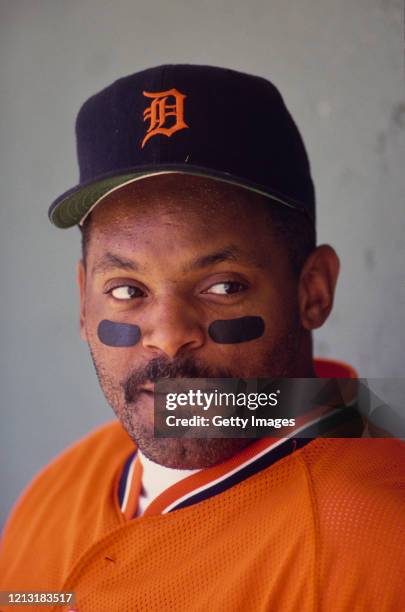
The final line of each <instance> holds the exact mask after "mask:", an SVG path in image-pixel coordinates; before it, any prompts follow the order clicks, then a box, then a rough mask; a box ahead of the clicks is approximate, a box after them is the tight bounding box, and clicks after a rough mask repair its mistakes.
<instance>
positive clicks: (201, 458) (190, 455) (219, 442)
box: [127, 430, 252, 470]
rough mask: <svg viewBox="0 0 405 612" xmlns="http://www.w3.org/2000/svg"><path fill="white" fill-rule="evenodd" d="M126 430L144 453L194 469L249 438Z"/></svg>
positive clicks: (232, 451)
mask: <svg viewBox="0 0 405 612" xmlns="http://www.w3.org/2000/svg"><path fill="white" fill-rule="evenodd" d="M127 431H128V430H127ZM128 434H129V435H130V437H131V438H132V440H133V441H134V443H135V444H136V445H137V447H138V448H139V449H140V451H141V452H142V453H143V454H144V455H145V457H147V458H148V459H150V460H151V461H154V462H155V463H159V464H160V465H163V466H165V467H170V468H176V469H179V470H197V469H202V468H207V467H211V466H213V465H217V464H218V463H222V462H223V461H226V460H227V459H229V458H230V457H233V456H234V455H235V454H236V453H238V452H239V451H240V450H242V449H243V448H245V447H246V446H248V445H249V444H250V443H251V442H252V440H251V439H248V438H215V439H199V438H186V439H185V438H155V437H153V435H152V436H147V435H145V432H139V433H138V432H134V431H132V433H131V432H129V431H128Z"/></svg>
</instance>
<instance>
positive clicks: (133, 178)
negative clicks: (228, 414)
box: [0, 65, 405, 612]
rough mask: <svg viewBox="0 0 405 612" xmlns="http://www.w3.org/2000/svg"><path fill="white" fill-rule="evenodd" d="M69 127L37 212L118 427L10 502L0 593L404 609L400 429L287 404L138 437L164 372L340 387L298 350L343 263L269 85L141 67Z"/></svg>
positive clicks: (118, 603) (192, 605) (112, 606)
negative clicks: (278, 426)
mask: <svg viewBox="0 0 405 612" xmlns="http://www.w3.org/2000/svg"><path fill="white" fill-rule="evenodd" d="M76 130H77V144H78V159H79V166H80V181H79V184H78V185H77V186H76V187H74V188H73V189H70V190H69V191H68V192H66V193H64V194H63V195H62V196H60V197H59V198H58V199H57V200H56V201H55V202H54V203H53V205H52V206H51V208H50V211H49V218H50V220H51V222H52V223H53V224H54V225H55V226H57V227H59V228H68V227H71V226H74V225H78V226H79V228H80V231H81V232H82V257H81V259H80V261H79V263H78V267H77V278H78V285H79V288H80V331H81V335H82V337H83V339H84V340H85V341H86V342H87V343H88V346H89V349H90V353H91V357H92V359H93V362H94V366H95V369H96V372H97V375H98V379H99V381H100V385H101V387H102V390H103V392H104V395H105V397H106V399H107V401H108V403H109V404H110V405H111V407H112V409H113V410H114V412H115V415H116V419H115V420H114V421H112V422H111V423H107V424H106V425H104V426H103V427H100V428H99V429H97V430H96V431H94V432H91V433H90V434H89V435H87V436H86V437H85V438H84V439H82V440H80V441H78V442H77V443H76V444H74V445H73V446H71V447H70V448H68V449H67V450H66V451H65V452H63V453H62V454H61V455H60V456H59V457H57V458H56V459H54V460H53V461H52V462H51V463H50V464H49V465H48V466H46V467H45V469H44V470H43V471H42V472H41V473H40V474H39V475H38V476H37V477H36V478H35V479H34V481H33V482H32V483H31V485H30V486H29V487H28V489H27V490H26V491H25V492H24V493H23V495H22V497H21V498H20V499H19V501H18V502H17V504H16V506H15V508H14V510H13V512H12V513H11V515H10V518H9V520H8V522H7V525H6V528H5V531H4V535H3V543H2V554H1V569H0V585H1V589H2V590H3V591H12V592H25V593H28V592H38V591H41V592H47V593H48V592H51V593H56V594H59V595H58V597H59V598H57V599H54V600H53V602H52V603H48V604H45V603H40V604H39V608H38V606H37V605H36V606H35V609H40V608H41V607H43V609H50V608H49V606H51V607H53V609H55V610H56V609H61V610H62V609H63V610H68V609H71V610H73V609H74V610H78V611H79V612H100V611H107V610H108V611H117V612H123V611H128V612H129V611H131V612H134V611H138V610H139V611H148V612H149V611H158V612H161V611H166V610H174V611H177V610H178V611H187V612H189V611H191V610H193V611H202V610H204V611H206V610H213V611H220V612H224V611H225V612H228V611H258V612H259V611H264V610H272V611H282V612H288V611H291V612H292V611H294V612H296V611H297V610H303V611H312V610H322V611H325V612H330V611H333V612H343V611H345V612H346V611H347V612H349V611H350V612H352V611H353V610H356V611H359V612H360V611H364V612H373V611H376V612H377V611H378V612H388V611H392V612H399V611H400V610H405V587H404V583H403V568H404V566H405V512H404V509H405V506H404V503H405V487H404V477H405V472H404V465H405V451H404V446H403V443H402V442H401V441H399V440H396V439H371V438H364V437H363V438H361V436H362V430H363V423H362V421H361V419H359V418H353V413H352V412H351V411H350V410H349V411H344V410H342V411H340V413H339V414H340V416H339V418H340V419H341V421H340V422H339V428H340V429H339V431H340V432H341V435H340V436H339V437H331V435H332V434H331V422H330V420H329V419H328V417H327V416H326V417H325V418H323V417H322V418H319V419H318V422H317V426H318V430H317V431H318V433H317V436H316V437H314V436H311V435H310V425H311V424H310V421H309V419H308V418H306V417H305V415H304V417H303V419H302V420H301V421H300V427H299V430H300V436H298V429H294V427H292V428H290V429H289V430H288V432H286V433H283V435H282V436H280V435H279V436H267V437H262V438H258V439H251V438H246V437H216V438H192V437H170V438H169V437H166V438H161V437H157V436H155V435H154V410H153V406H154V391H155V385H156V382H157V381H158V380H160V379H183V378H186V379H187V378H188V379H190V378H198V379H201V378H204V379H207V378H208V379H210V378H223V379H233V378H243V379H250V378H306V379H313V378H315V377H326V378H328V377H330V378H352V379H353V378H355V377H356V372H355V371H354V370H353V369H352V368H351V367H350V366H348V365H346V364H343V363H338V362H333V361H327V360H316V359H314V357H313V351H312V336H311V334H312V330H314V329H316V328H318V327H320V326H321V325H323V323H324V322H325V321H326V319H327V318H328V315H329V314H330V312H331V309H332V306H333V297H334V291H335V286H336V281H337V277H338V271H339V260H338V257H337V255H336V253H335V251H334V250H333V248H332V247H330V246H328V245H320V246H316V234H315V195H314V187H313V183H312V179H311V174H310V167H309V162H308V158H307V154H306V151H305V148H304V144H303V142H302V139H301V136H300V134H299V131H298V129H297V127H296V125H295V123H294V121H293V119H292V117H291V115H290V113H289V111H288V110H287V108H286V106H285V104H284V101H283V99H282V97H281V95H280V93H279V92H278V91H277V89H276V87H275V86H274V85H273V84H271V83H270V82H269V81H267V80H265V79H262V78H259V77H255V76H252V75H247V74H242V73H239V72H236V71H232V70H228V69H222V68H214V67H207V66H193V65H165V66H158V67H155V68H151V69H148V70H144V71H142V72H139V73H136V74H132V75H130V76H128V77H125V78H121V79H119V80H118V81H115V82H114V83H113V84H112V85H110V86H108V87H106V88H105V89H104V90H103V91H101V92H99V93H97V94H96V95H94V96H93V97H92V98H90V99H89V100H87V101H86V102H85V104H84V105H83V107H82V108H81V110H80V112H79V115H78V118H77V125H76ZM81 409H85V407H82V408H81ZM348 432H349V433H348ZM360 438H361V439H360ZM70 592H74V594H75V599H74V603H69V602H67V601H66V600H63V599H62V598H61V595H63V594H64V593H70ZM29 605H30V604H28V607H29ZM11 608H12V606H10V607H9V606H4V607H2V608H1V609H2V610H3V609H4V610H8V609H11Z"/></svg>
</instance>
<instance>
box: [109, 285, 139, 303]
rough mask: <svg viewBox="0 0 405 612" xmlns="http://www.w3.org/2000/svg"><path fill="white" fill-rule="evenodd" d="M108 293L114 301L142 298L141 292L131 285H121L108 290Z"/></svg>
mask: <svg viewBox="0 0 405 612" xmlns="http://www.w3.org/2000/svg"><path fill="white" fill-rule="evenodd" d="M110 293H111V295H112V296H113V298H115V299H116V300H131V299H133V298H135V297H142V296H143V292H142V291H141V290H140V289H139V288H138V287H133V286H131V285H121V286H120V287H114V288H113V289H110Z"/></svg>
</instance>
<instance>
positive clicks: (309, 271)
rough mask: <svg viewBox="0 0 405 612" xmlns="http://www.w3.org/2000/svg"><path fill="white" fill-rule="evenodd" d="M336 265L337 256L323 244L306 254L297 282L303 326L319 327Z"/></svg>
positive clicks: (331, 292) (330, 303)
mask: <svg viewBox="0 0 405 612" xmlns="http://www.w3.org/2000/svg"><path fill="white" fill-rule="evenodd" d="M339 267H340V264H339V258H338V256H337V255H336V253H335V251H334V249H332V247H331V246H329V245H327V244H323V245H321V246H319V247H317V248H316V249H315V250H314V251H312V253H311V254H310V255H309V257H308V258H307V260H306V262H305V264H304V266H303V268H302V271H301V275H300V280H299V286H298V302H299V307H300V313H301V323H302V325H303V327H304V328H305V329H308V330H311V329H316V328H317V327H321V325H323V324H324V322H325V321H326V319H327V318H328V316H329V314H330V312H331V310H332V306H333V298H334V294H335V287H336V282H337V278H338V274H339Z"/></svg>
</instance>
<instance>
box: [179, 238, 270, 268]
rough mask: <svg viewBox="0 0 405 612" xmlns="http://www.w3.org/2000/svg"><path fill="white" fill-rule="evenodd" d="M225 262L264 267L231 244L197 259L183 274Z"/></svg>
mask: <svg viewBox="0 0 405 612" xmlns="http://www.w3.org/2000/svg"><path fill="white" fill-rule="evenodd" d="M223 261H234V262H237V263H241V264H243V263H247V264H249V265H252V266H254V267H256V268H261V267H263V265H262V264H260V263H259V262H258V261H257V259H256V258H255V257H249V256H248V255H246V253H242V252H241V250H240V249H239V248H238V247H237V246H234V245H232V244H230V245H228V246H226V247H224V248H223V249H220V250H219V251H215V252H213V253H208V254H207V255H202V256H200V257H196V258H195V259H193V261H191V262H190V263H189V264H187V265H186V266H185V267H184V269H183V272H184V273H187V272H191V271H193V270H201V269H202V268H207V267H209V266H212V265H214V264H216V263H222V262H223Z"/></svg>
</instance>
